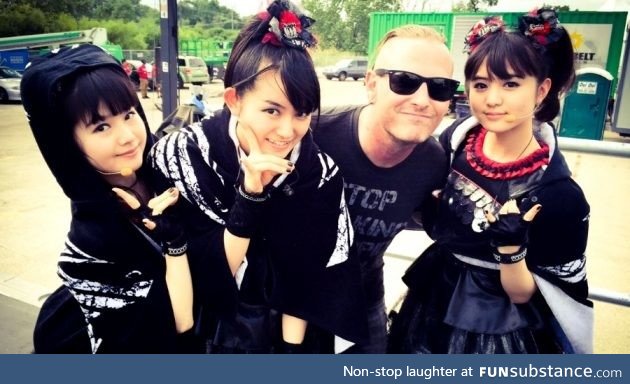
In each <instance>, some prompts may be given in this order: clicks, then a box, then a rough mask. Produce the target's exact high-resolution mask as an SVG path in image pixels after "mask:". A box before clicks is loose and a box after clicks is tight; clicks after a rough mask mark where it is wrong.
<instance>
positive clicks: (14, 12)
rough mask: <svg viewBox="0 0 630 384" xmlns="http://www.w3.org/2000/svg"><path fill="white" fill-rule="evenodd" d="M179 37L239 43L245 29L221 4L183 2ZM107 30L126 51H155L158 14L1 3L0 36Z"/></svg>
mask: <svg viewBox="0 0 630 384" xmlns="http://www.w3.org/2000/svg"><path fill="white" fill-rule="evenodd" d="M178 13H179V36H180V38H200V39H213V40H220V41H224V40H234V38H236V35H237V33H238V30H239V29H240V28H241V27H242V26H243V25H244V21H243V19H241V18H240V17H239V16H238V14H236V13H235V12H234V11H232V10H230V9H227V8H225V7H222V6H220V5H219V3H218V1H217V0H183V1H180V2H179V6H178ZM94 27H103V28H106V29H107V36H108V39H109V41H110V42H112V43H113V44H119V45H121V46H122V47H123V49H137V50H140V49H142V50H145V49H153V48H154V47H155V45H156V44H159V41H160V18H159V11H158V10H156V9H153V8H151V7H147V6H145V5H142V4H140V0H2V1H1V2H0V37H4V36H20V35H31V34H38V33H47V32H62V31H72V30H82V29H89V28H94Z"/></svg>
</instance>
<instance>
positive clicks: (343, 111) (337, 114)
mask: <svg viewBox="0 0 630 384" xmlns="http://www.w3.org/2000/svg"><path fill="white" fill-rule="evenodd" d="M361 108H363V106H360V105H344V106H334V107H324V108H322V110H321V111H320V113H319V116H316V117H315V119H314V120H315V123H316V124H314V128H315V129H318V128H320V127H321V128H322V129H326V128H328V127H330V126H336V125H340V124H342V125H349V124H350V123H351V122H352V119H353V118H354V117H353V116H355V113H356V114H358V113H359V111H360V110H361Z"/></svg>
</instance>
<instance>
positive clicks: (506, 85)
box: [505, 81, 520, 88]
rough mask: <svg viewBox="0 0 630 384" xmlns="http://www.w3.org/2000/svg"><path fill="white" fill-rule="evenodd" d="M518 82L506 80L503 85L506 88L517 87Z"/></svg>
mask: <svg viewBox="0 0 630 384" xmlns="http://www.w3.org/2000/svg"><path fill="white" fill-rule="evenodd" d="M519 85H520V84H519V83H518V82H517V81H506V82H505V87H506V88H517V87H518V86H519Z"/></svg>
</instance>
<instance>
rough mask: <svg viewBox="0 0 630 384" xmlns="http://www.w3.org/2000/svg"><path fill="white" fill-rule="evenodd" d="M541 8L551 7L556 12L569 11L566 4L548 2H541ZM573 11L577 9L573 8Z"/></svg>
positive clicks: (569, 8)
mask: <svg viewBox="0 0 630 384" xmlns="http://www.w3.org/2000/svg"><path fill="white" fill-rule="evenodd" d="M541 8H552V9H555V10H556V11H558V12H569V11H571V7H570V6H568V5H550V4H543V5H542V7H541ZM574 11H577V9H574Z"/></svg>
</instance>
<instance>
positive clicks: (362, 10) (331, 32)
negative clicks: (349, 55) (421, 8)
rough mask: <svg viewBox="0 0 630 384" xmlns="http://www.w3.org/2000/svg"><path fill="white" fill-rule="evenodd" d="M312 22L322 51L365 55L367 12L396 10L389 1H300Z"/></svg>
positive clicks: (395, 6)
mask: <svg viewBox="0 0 630 384" xmlns="http://www.w3.org/2000/svg"><path fill="white" fill-rule="evenodd" d="M302 3H303V5H304V8H306V9H307V10H308V11H309V12H310V14H311V16H312V17H313V18H314V19H315V20H316V22H315V24H314V25H313V33H315V35H316V36H317V37H318V39H319V43H320V45H321V47H322V48H323V49H326V48H335V49H338V50H342V51H350V52H353V53H356V54H365V53H366V52H367V43H368V31H369V26H370V13H371V12H391V11H398V10H400V4H399V2H397V1H391V0H304V1H303V2H302Z"/></svg>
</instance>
